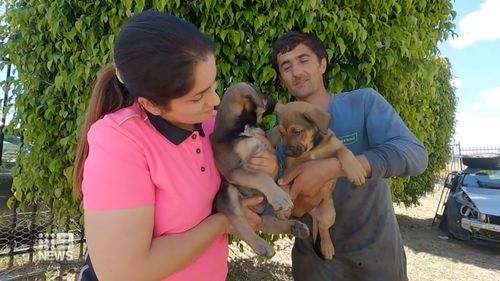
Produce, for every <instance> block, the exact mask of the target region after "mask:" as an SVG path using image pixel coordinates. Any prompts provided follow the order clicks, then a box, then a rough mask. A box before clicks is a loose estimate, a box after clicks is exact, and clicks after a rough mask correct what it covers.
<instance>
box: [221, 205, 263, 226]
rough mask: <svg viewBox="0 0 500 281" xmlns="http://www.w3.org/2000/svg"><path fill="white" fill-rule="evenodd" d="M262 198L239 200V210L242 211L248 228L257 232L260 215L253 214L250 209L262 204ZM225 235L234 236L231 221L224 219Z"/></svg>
mask: <svg viewBox="0 0 500 281" xmlns="http://www.w3.org/2000/svg"><path fill="white" fill-rule="evenodd" d="M263 199H264V197H262V196H258V197H251V198H247V199H243V200H241V202H240V203H241V208H242V209H243V214H244V215H245V218H246V219H247V221H248V224H249V225H250V227H252V229H253V230H257V229H258V228H259V226H260V224H261V223H262V218H261V217H260V215H258V214H256V213H254V212H253V211H252V210H251V209H250V207H252V206H256V205H258V204H260V203H261V202H262V200H263ZM226 220H227V222H226V233H228V234H236V233H235V231H234V228H233V225H232V224H231V221H229V219H228V218H227V217H226Z"/></svg>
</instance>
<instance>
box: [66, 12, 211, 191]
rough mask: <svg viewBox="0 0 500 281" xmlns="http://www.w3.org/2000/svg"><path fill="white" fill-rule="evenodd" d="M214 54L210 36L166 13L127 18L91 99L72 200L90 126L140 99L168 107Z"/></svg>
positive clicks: (75, 164)
mask: <svg viewBox="0 0 500 281" xmlns="http://www.w3.org/2000/svg"><path fill="white" fill-rule="evenodd" d="M214 54H215V46H214V43H213V41H212V40H211V39H210V38H208V37H207V36H206V35H204V34H203V33H201V32H200V31H199V30H198V29H197V28H196V27H194V26H193V25H191V24H189V23H187V22H186V21H184V20H182V19H179V18H177V17H175V16H173V15H171V14H167V13H161V12H157V11H152V10H148V11H145V12H142V13H139V14H136V15H134V16H133V17H131V18H130V19H129V20H128V22H127V23H126V24H125V25H124V26H123V27H122V29H121V31H120V33H119V35H118V38H117V40H116V43H115V47H114V64H110V65H108V66H106V67H105V68H104V69H103V70H102V71H101V73H100V75H99V76H98V78H97V81H96V84H95V85H94V89H93V91H92V96H91V97H90V101H89V105H88V108H87V112H86V117H85V121H84V124H83V128H82V133H81V136H80V139H79V143H78V148H77V154H76V159H75V163H74V166H75V167H74V174H73V194H74V196H75V197H76V198H80V197H81V183H82V179H83V165H84V162H85V159H86V158H87V155H88V142H87V133H88V131H89V129H90V127H91V126H92V124H93V123H94V122H96V121H97V120H99V119H100V118H102V117H103V116H104V115H105V114H108V113H110V112H113V111H116V110H118V109H120V108H123V107H126V106H128V105H130V104H131V103H132V102H133V101H134V100H136V99H137V98H139V97H143V98H146V99H147V100H149V101H151V102H152V103H153V104H155V105H157V106H162V107H165V108H168V106H169V104H170V101H171V100H172V99H175V98H178V97H182V96H184V95H185V94H187V93H188V92H189V91H190V90H191V89H192V88H193V86H194V82H195V81H194V79H195V77H194V70H195V67H196V65H197V64H198V63H199V62H201V61H205V60H206V59H207V58H208V57H209V56H210V55H214ZM117 73H119V78H118V77H117Z"/></svg>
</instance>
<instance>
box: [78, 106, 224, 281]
mask: <svg viewBox="0 0 500 281" xmlns="http://www.w3.org/2000/svg"><path fill="white" fill-rule="evenodd" d="M214 121H215V111H214V114H213V115H212V117H211V118H210V119H209V120H208V121H206V122H205V123H203V124H202V128H203V131H204V132H205V134H206V136H205V137H202V136H200V133H199V132H198V131H194V132H193V133H191V135H190V136H189V137H188V138H187V139H185V140H184V141H182V142H181V143H180V144H178V145H176V144H174V143H172V142H171V141H169V140H168V139H167V138H166V137H165V136H164V135H162V134H161V133H160V132H159V131H158V130H157V129H156V128H155V127H153V125H152V124H151V122H150V120H149V119H148V116H147V114H146V113H145V111H144V110H143V109H142V107H141V106H140V105H139V104H137V103H135V104H133V105H132V106H130V107H127V108H123V109H120V110H118V111H116V112H114V113H111V114H107V115H106V116H104V117H103V118H102V119H100V120H99V121H97V122H96V123H94V124H93V125H92V127H91V128H90V131H89V133H88V142H89V155H88V157H87V159H86V161H85V167H84V173H83V183H82V190H83V203H84V208H85V210H88V211H95V210H116V209H126V208H134V207H142V206H154V231H153V236H154V237H158V236H162V235H168V234H174V233H181V232H184V231H186V230H189V229H191V228H193V227H194V226H196V225H197V224H199V223H200V222H201V221H202V220H203V219H205V218H206V217H207V216H209V215H210V214H211V212H212V202H213V200H214V197H215V194H216V193H217V190H218V189H219V185H220V176H219V173H218V171H217V168H216V166H215V163H214V159H213V154H212V148H211V146H210V141H209V138H208V136H209V135H210V134H211V133H212V131H213V126H214ZM124 235H126V234H124ZM227 251H228V250H227V236H225V235H224V236H221V237H220V238H218V239H217V240H215V241H214V242H213V243H212V244H211V245H210V246H209V248H208V249H207V250H206V251H205V252H204V253H203V254H202V255H201V256H200V257H198V259H196V260H195V261H194V262H193V263H192V264H190V265H188V266H187V267H185V268H184V269H182V270H181V271H179V272H177V273H175V274H174V275H172V276H170V277H169V278H166V279H163V280H168V281H181V280H182V281H188V280H189V281H193V280H196V281H198V280H225V278H226V275H227Z"/></svg>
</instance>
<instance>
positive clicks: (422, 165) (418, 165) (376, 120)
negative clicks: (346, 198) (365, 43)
mask: <svg viewBox="0 0 500 281" xmlns="http://www.w3.org/2000/svg"><path fill="white" fill-rule="evenodd" d="M364 95H365V96H364V105H365V123H366V131H367V135H368V142H369V147H370V149H368V150H367V151H365V153H364V154H365V156H366V159H367V160H368V162H369V163H370V166H371V174H372V177H375V178H378V177H384V178H387V177H405V176H416V175H419V174H421V173H423V172H424V171H425V169H426V168H427V162H428V156H427V151H426V150H425V148H424V146H423V144H422V143H421V142H420V141H419V140H418V139H417V138H416V137H415V135H414V134H413V133H412V132H411V131H410V130H409V129H408V127H407V126H406V125H405V123H404V122H403V120H402V119H401V117H399V115H398V114H397V113H396V111H395V110H394V108H392V106H391V105H390V104H389V103H388V102H387V101H386V100H385V99H384V98H383V97H382V96H381V95H380V94H379V93H377V92H376V91H374V90H372V89H366V92H365V93H364Z"/></svg>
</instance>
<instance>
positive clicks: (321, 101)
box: [297, 88, 331, 110]
mask: <svg viewBox="0 0 500 281" xmlns="http://www.w3.org/2000/svg"><path fill="white" fill-rule="evenodd" d="M330 96H331V95H330V93H329V92H328V91H327V90H326V89H325V88H323V89H321V90H320V91H318V92H317V93H315V94H313V95H310V96H308V97H306V98H304V99H297V100H298V101H305V102H308V103H311V104H314V105H316V106H319V107H321V108H323V109H325V110H326V109H327V108H328V105H329V104H330Z"/></svg>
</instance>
